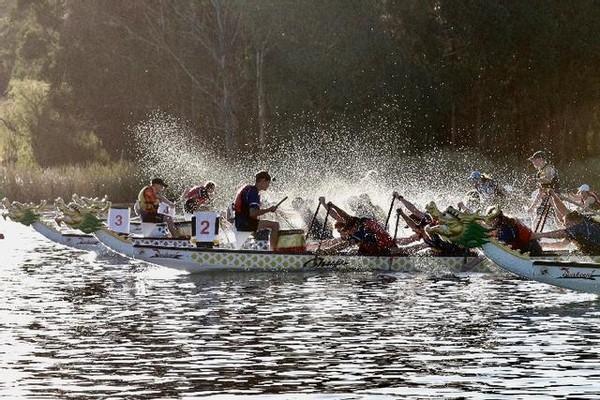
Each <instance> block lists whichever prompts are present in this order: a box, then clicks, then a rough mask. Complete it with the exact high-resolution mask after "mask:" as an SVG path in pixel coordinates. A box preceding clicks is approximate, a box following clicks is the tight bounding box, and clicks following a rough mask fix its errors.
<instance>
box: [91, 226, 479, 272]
mask: <svg viewBox="0 0 600 400" xmlns="http://www.w3.org/2000/svg"><path fill="white" fill-rule="evenodd" d="M94 235H95V236H96V237H97V238H98V240H99V241H100V242H101V243H103V244H104V245H105V246H107V247H109V248H110V249H112V250H113V251H115V252H117V253H120V254H122V255H126V256H128V257H131V258H135V259H138V260H142V261H146V262H149V263H152V264H156V265H160V266H164V267H168V268H174V269H177V270H181V271H186V272H189V273H203V272H210V271H259V272H264V271H287V272H292V271H315V270H339V271H343V270H373V271H402V272H410V271H415V270H419V269H420V267H424V266H426V265H429V264H430V263H435V264H437V265H444V267H445V268H447V269H449V270H451V271H461V270H465V269H472V268H475V267H476V266H477V265H478V264H479V263H481V262H482V261H483V258H481V257H431V256H412V257H406V256H397V257H392V256H377V257H369V256H358V255H352V254H338V255H317V254H315V253H302V254H290V253H286V252H276V251H275V252H273V251H264V250H233V249H218V248H213V249H210V248H198V247H196V245H195V244H192V243H191V242H190V241H181V240H176V239H162V240H161V239H133V238H130V237H126V236H122V235H119V234H116V233H114V232H111V231H109V230H107V229H102V230H99V231H97V232H95V233H94Z"/></svg>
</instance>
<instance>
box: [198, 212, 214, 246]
mask: <svg viewBox="0 0 600 400" xmlns="http://www.w3.org/2000/svg"><path fill="white" fill-rule="evenodd" d="M193 219H194V225H193V227H194V232H193V234H194V235H195V236H196V241H197V242H199V243H207V242H212V241H214V240H215V239H216V238H217V235H218V234H219V216H218V215H217V213H216V212H208V211H202V212H197V213H194V218H193Z"/></svg>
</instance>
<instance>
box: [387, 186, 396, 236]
mask: <svg viewBox="0 0 600 400" xmlns="http://www.w3.org/2000/svg"><path fill="white" fill-rule="evenodd" d="M395 202H396V192H394V193H392V203H391V204H390V210H389V211H388V215H387V218H386V219H385V230H386V231H387V228H388V225H389V223H390V217H391V216H392V210H393V209H394V203H395Z"/></svg>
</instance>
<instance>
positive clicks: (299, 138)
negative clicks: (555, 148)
mask: <svg viewBox="0 0 600 400" xmlns="http://www.w3.org/2000/svg"><path fill="white" fill-rule="evenodd" d="M133 135H134V139H135V144H136V148H137V155H138V162H139V165H140V167H141V168H142V171H143V172H144V174H145V175H146V177H147V178H150V177H151V176H160V177H162V178H163V179H165V180H166V181H167V182H168V183H169V185H170V187H169V190H170V194H171V196H172V197H178V195H179V194H180V193H181V191H183V189H184V188H185V187H189V186H191V185H196V184H201V183H203V182H204V181H206V180H209V179H210V180H213V181H215V182H216V184H217V198H216V205H217V206H218V207H219V208H225V207H227V205H228V204H230V203H231V201H232V200H233V197H234V195H235V193H236V191H237V190H238V189H239V188H240V187H241V186H243V185H245V184H248V183H252V182H253V177H254V174H255V173H256V172H257V171H258V170H261V169H266V170H269V172H270V173H271V175H272V176H273V177H275V178H276V179H275V181H274V182H273V184H272V185H271V188H270V190H269V192H268V193H266V194H265V196H264V198H265V200H266V201H267V202H273V203H274V202H277V201H278V200H279V199H281V198H282V197H283V196H289V198H290V199H292V198H294V197H296V196H300V197H303V198H306V199H308V200H310V201H311V202H312V204H313V205H314V206H316V204H317V199H318V197H319V196H326V198H327V199H328V200H331V201H334V202H335V203H338V204H340V205H341V206H347V201H348V199H349V198H350V197H351V196H356V195H359V194H361V193H367V194H368V195H369V196H370V197H371V199H372V201H373V203H374V204H376V205H378V206H380V207H381V208H383V209H384V210H386V212H387V210H388V208H389V203H390V200H391V193H392V191H393V190H397V191H399V192H400V193H402V194H403V195H404V196H405V197H406V198H407V199H410V200H411V201H413V202H414V203H415V204H416V205H417V206H418V207H423V206H424V204H426V203H427V202H429V201H432V200H434V201H436V203H437V204H438V206H439V207H440V208H442V207H446V206H448V205H456V203H457V202H458V201H461V200H462V199H463V197H464V194H465V193H466V192H467V191H468V190H469V189H470V188H469V186H468V182H467V180H466V177H467V176H468V175H469V172H470V171H472V170H473V169H478V170H482V171H488V172H490V171H491V172H492V175H493V176H494V177H495V178H497V179H499V180H500V181H501V182H502V183H504V184H506V185H510V186H513V187H514V186H519V185H518V182H521V181H522V180H523V177H524V176H525V173H526V172H527V171H526V170H525V169H523V170H522V171H519V170H518V169H516V168H514V167H512V166H510V165H506V164H503V163H498V162H494V161H493V160H491V159H488V158H485V157H482V156H481V155H479V154H476V153H473V152H471V151H467V150H452V151H449V150H431V151H428V152H427V153H423V154H417V155H415V154H412V155H408V154H407V153H406V151H405V149H406V148H408V146H409V143H408V142H407V141H406V140H404V139H403V135H402V131H401V130H399V129H397V127H394V126H391V125H390V124H387V123H380V124H373V123H370V124H368V126H367V127H365V129H364V131H363V132H358V133H357V132H356V131H351V130H349V129H347V128H346V127H345V126H344V125H343V124H334V125H329V126H327V127H323V126H314V125H312V126H310V127H304V128H299V129H297V130H295V131H294V132H288V133H287V135H286V140H281V141H278V142H277V143H275V144H272V145H269V146H263V144H260V143H256V144H248V147H252V149H249V151H248V152H238V153H236V154H230V155H228V156H220V155H218V152H215V151H211V149H209V148H208V147H207V146H206V145H204V144H203V143H201V142H199V140H198V139H197V138H196V137H195V136H194V133H193V131H192V130H191V129H190V128H189V126H188V125H187V124H186V123H185V121H181V120H178V119H177V118H174V117H172V116H169V115H165V114H163V113H154V114H152V115H150V116H149V118H148V119H147V120H146V121H145V122H143V123H141V124H139V125H138V126H136V127H135V128H134V129H133ZM367 138H368V141H367V140H366V139H367ZM513 197H514V198H515V199H518V200H517V201H516V203H517V204H516V207H512V210H511V211H512V212H513V214H514V213H516V214H523V212H522V208H523V207H522V206H523V204H524V199H523V196H522V195H521V193H516V192H515V193H513ZM290 203H291V202H287V203H284V205H285V206H286V207H288V208H289V206H290Z"/></svg>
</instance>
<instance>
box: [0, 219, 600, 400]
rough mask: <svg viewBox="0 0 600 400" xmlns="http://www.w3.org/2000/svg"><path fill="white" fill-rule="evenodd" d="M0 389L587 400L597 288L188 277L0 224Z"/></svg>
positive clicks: (354, 276) (595, 347)
mask: <svg viewBox="0 0 600 400" xmlns="http://www.w3.org/2000/svg"><path fill="white" fill-rule="evenodd" d="M0 232H4V233H5V234H7V235H8V238H7V239H5V240H4V241H0V260H1V261H0V266H1V268H0V282H1V290H0V354H1V359H0V371H2V373H1V375H0V395H1V396H3V397H5V398H77V399H87V398H131V399H138V398H139V399H151V398H196V397H200V396H206V395H213V396H215V397H217V398H229V397H233V396H240V397H248V396H249V397H256V398H259V397H260V398H265V397H266V398H272V397H276V398H280V399H288V398H301V399H306V398H311V399H313V398H319V399H323V398H326V399H330V398H344V399H354V398H376V399H379V398H395V397H413V398H441V397H447V398H477V399H479V398H494V399H497V398H535V399H539V398H545V397H546V398H550V397H568V396H571V397H574V398H585V397H588V398H597V396H598V395H599V394H600V368H599V367H600V356H599V353H598V351H599V349H600V346H599V345H600V312H599V311H600V307H599V303H598V301H597V299H596V296H593V295H587V294H578V293H574V292H569V291H565V290H561V289H557V288H553V287H550V286H546V285H543V284H538V283H535V282H527V281H522V280H517V279H513V278H511V277H510V276H507V275H504V274H500V273H498V274H471V275H468V276H462V277H460V278H459V279H452V278H450V277H448V276H444V275H439V273H438V275H427V274H419V275H412V274H411V275H406V274H396V275H391V278H390V276H389V275H388V276H385V277H382V276H379V275H377V274H370V273H351V274H350V273H340V274H334V273H327V274H259V275H257V274H250V273H247V274H239V273H237V274H219V275H204V276H203V275H196V276H194V275H186V274H178V273H176V272H174V271H171V270H169V269H164V268H159V267H154V266H149V265H147V264H143V263H139V262H131V261H127V260H125V259H123V258H120V257H113V256H109V255H95V254H92V253H86V252H79V251H73V250H68V249H65V248H62V247H60V246H58V245H53V244H52V243H50V242H48V241H46V240H45V239H42V238H40V237H39V236H37V234H36V233H35V232H33V231H32V230H29V229H28V228H25V227H20V226H16V225H13V224H11V225H8V224H6V223H2V224H0Z"/></svg>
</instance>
